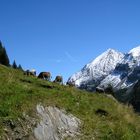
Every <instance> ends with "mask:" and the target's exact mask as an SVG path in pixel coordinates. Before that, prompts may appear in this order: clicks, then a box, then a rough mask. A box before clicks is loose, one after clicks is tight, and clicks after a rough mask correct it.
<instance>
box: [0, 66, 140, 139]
mask: <svg viewBox="0 0 140 140" xmlns="http://www.w3.org/2000/svg"><path fill="white" fill-rule="evenodd" d="M37 104H42V105H44V106H57V107H59V108H62V109H65V110H66V111H67V112H68V113H72V114H73V115H75V116H76V117H78V118H79V119H80V120H81V121H82V125H81V128H80V130H81V136H80V138H79V139H81V140H92V139H95V140H96V139H97V140H102V139H103V140H139V139H140V117H139V116H138V115H137V114H136V113H134V112H133V109H132V107H128V106H127V105H123V104H121V103H118V102H117V101H114V100H112V99H111V98H108V97H106V96H105V95H103V94H98V93H96V94H93V93H89V92H86V91H82V90H79V89H76V88H74V87H68V86H62V85H58V84H54V83H51V82H47V81H44V80H40V79H37V78H36V77H27V76H25V75H23V72H21V71H19V70H14V69H12V68H7V67H5V66H2V65H0V135H3V132H4V131H3V129H4V127H5V126H4V123H3V121H5V120H9V119H12V120H14V121H16V120H17V119H18V118H21V117H22V116H23V112H24V113H26V114H28V115H29V116H31V117H35V115H36V113H35V111H36V105H37ZM98 109H102V110H105V111H106V112H107V115H99V114H97V113H96V111H97V110H98Z"/></svg>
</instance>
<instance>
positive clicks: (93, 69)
mask: <svg viewBox="0 0 140 140" xmlns="http://www.w3.org/2000/svg"><path fill="white" fill-rule="evenodd" d="M123 56H124V55H123V54H122V53H120V52H118V51H116V50H114V49H108V50H107V51H105V52H104V53H102V54H101V55H99V56H98V57H97V58H96V59H94V60H93V61H91V62H90V63H88V64H87V65H86V66H85V67H84V68H82V70H81V71H79V72H77V73H75V74H74V75H72V76H71V77H70V78H69V80H68V82H74V83H75V85H76V86H78V87H80V86H81V85H85V84H87V83H93V81H99V80H101V79H103V78H104V77H105V76H107V75H108V74H109V73H111V72H112V71H113V70H114V69H115V67H116V64H117V63H118V62H119V61H120V60H121V59H122V57H123ZM92 85H93V84H92Z"/></svg>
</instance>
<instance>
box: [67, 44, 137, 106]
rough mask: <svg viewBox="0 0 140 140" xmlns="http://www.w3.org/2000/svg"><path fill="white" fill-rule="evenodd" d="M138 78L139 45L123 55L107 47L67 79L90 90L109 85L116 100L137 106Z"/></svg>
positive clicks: (103, 88) (103, 89)
mask: <svg viewBox="0 0 140 140" xmlns="http://www.w3.org/2000/svg"><path fill="white" fill-rule="evenodd" d="M139 80H140V46H138V47H136V48H134V49H132V50H131V51H130V52H129V53H127V54H124V55H123V54H122V53H120V52H117V51H114V50H112V49H109V50H108V51H106V52H104V53H103V54H102V55H100V56H99V57H97V58H96V59H95V60H93V61H92V62H91V63H89V64H87V65H86V66H85V67H84V68H83V69H82V70H81V71H80V72H78V73H76V74H74V75H73V76H71V77H70V78H69V80H68V81H69V82H73V83H75V85H76V86H77V87H78V88H82V89H86V90H90V91H95V89H102V91H105V90H106V89H108V88H109V87H111V88H112V90H113V92H114V93H115V97H116V98H117V99H118V100H120V101H122V102H130V103H132V104H133V105H135V106H137V104H139V102H140V92H139V91H140V90H139V87H140V84H139V83H140V82H139ZM135 95H137V96H135ZM136 97H137V98H136Z"/></svg>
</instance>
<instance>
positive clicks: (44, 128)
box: [34, 105, 81, 140]
mask: <svg viewBox="0 0 140 140" xmlns="http://www.w3.org/2000/svg"><path fill="white" fill-rule="evenodd" d="M37 112H38V115H39V118H40V122H39V123H38V125H37V127H36V128H35V129H34V136H35V138H36V139H37V140H63V139H65V138H67V137H75V136H76V135H79V127H80V124H81V121H80V120H79V119H78V118H76V117H74V116H73V115H71V114H69V115H68V114H67V113H66V112H65V111H64V110H60V109H58V108H57V107H51V106H49V107H43V106H41V105H37Z"/></svg>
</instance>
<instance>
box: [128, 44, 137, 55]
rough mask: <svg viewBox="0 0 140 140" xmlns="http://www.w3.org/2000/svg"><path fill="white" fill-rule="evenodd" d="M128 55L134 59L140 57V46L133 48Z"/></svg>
mask: <svg viewBox="0 0 140 140" xmlns="http://www.w3.org/2000/svg"><path fill="white" fill-rule="evenodd" d="M128 54H132V55H133V56H134V57H137V56H140V46H137V47H136V48H133V49H132V50H130V51H129V53H128Z"/></svg>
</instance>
